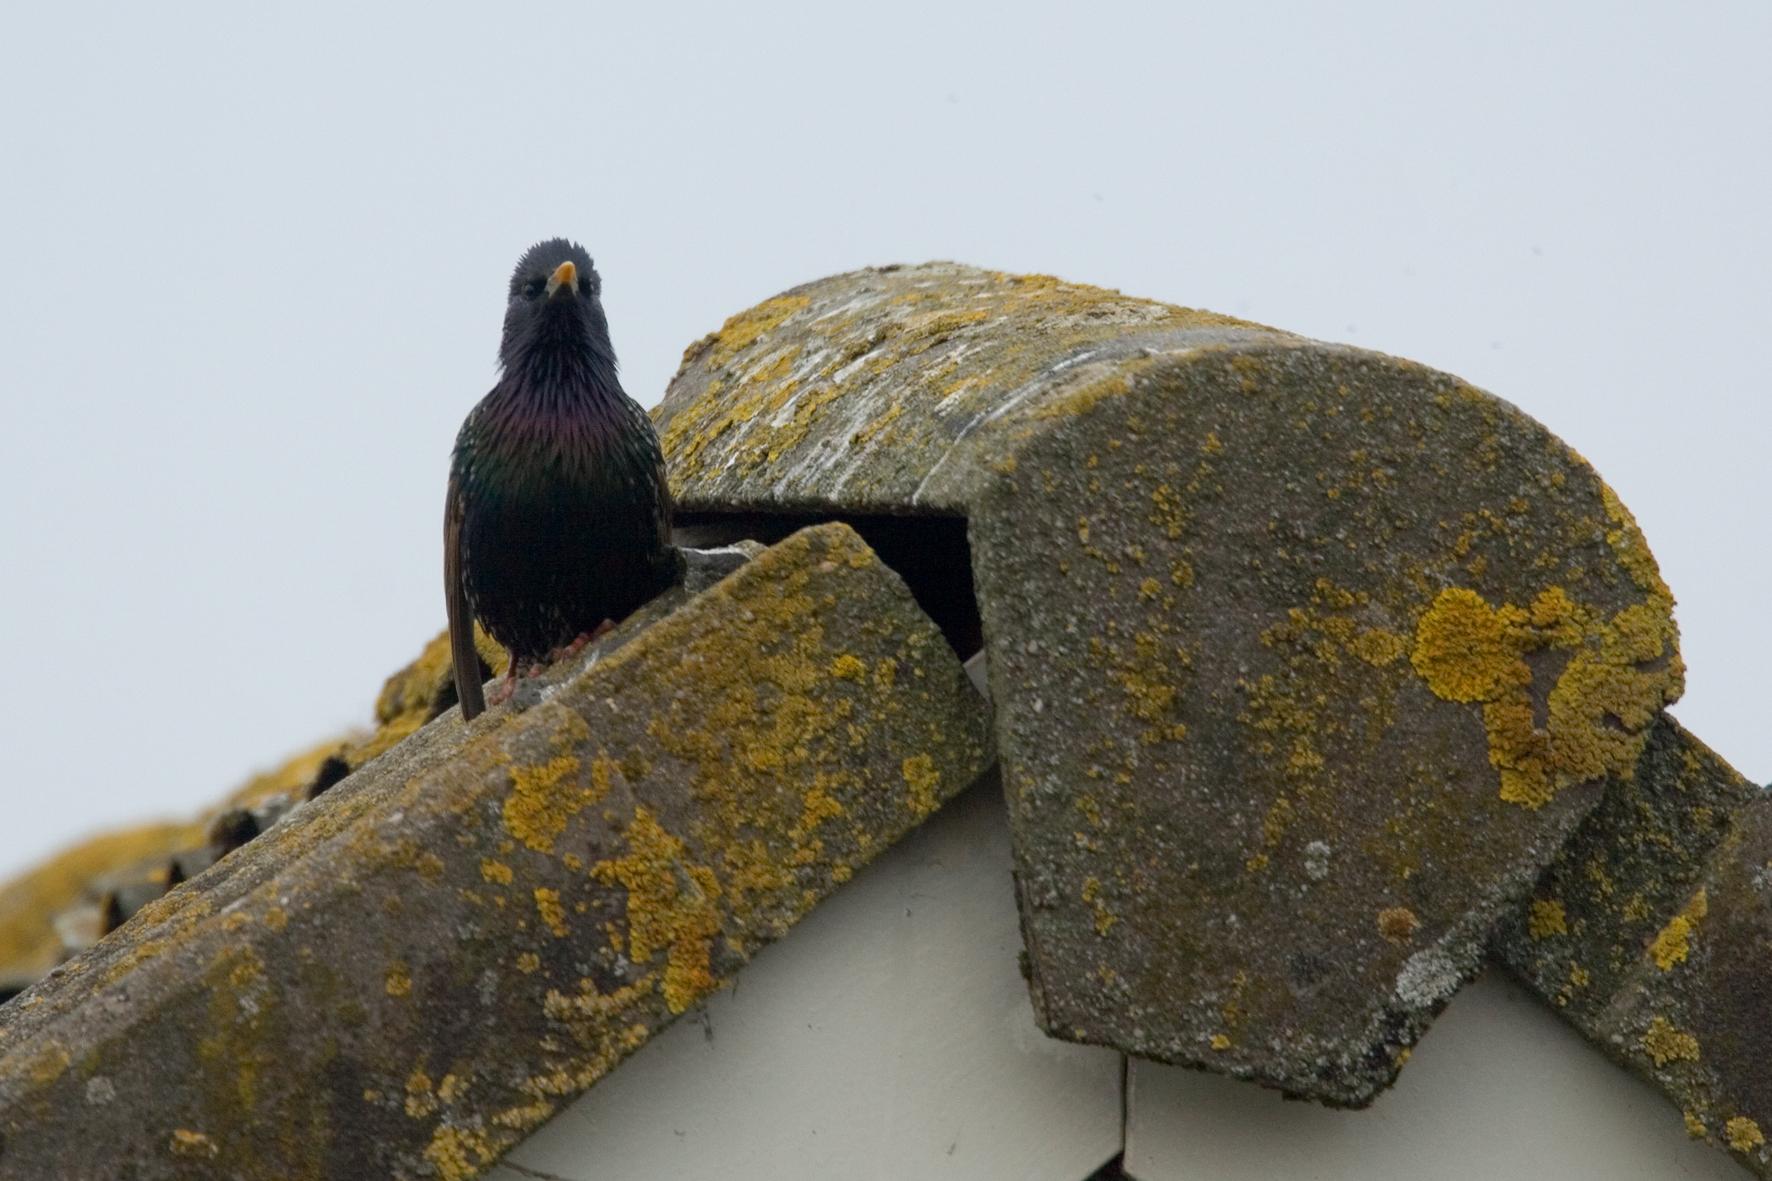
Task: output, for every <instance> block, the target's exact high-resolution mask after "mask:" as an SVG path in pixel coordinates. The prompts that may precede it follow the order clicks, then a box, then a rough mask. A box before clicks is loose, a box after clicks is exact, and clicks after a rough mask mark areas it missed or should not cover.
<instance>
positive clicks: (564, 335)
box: [498, 238, 615, 368]
mask: <svg viewBox="0 0 1772 1181" xmlns="http://www.w3.org/2000/svg"><path fill="white" fill-rule="evenodd" d="M602 286H603V281H602V280H601V279H600V278H599V277H598V275H597V268H596V267H594V266H593V265H591V256H590V255H589V254H587V253H585V248H584V247H582V246H580V245H579V244H578V243H576V242H569V241H567V240H566V239H565V238H550V239H549V240H547V241H546V242H538V243H536V244H535V245H534V246H531V247H530V248H529V249H528V250H526V251H524V253H523V257H522V258H520V259H518V260H517V266H516V268H515V269H514V270H513V271H512V272H511V288H510V302H509V303H508V304H507V305H506V307H505V330H504V338H503V339H502V341H500V343H499V347H498V359H499V362H500V363H501V364H503V365H504V366H505V367H506V368H509V367H511V366H512V365H514V364H516V363H517V362H518V361H519V360H520V359H521V358H523V357H524V356H527V355H531V354H534V353H537V352H554V351H558V350H566V351H575V350H581V349H583V350H589V351H590V352H592V353H594V354H596V355H598V356H600V357H603V358H605V359H607V360H608V361H610V362H611V363H613V362H614V360H615V354H614V350H613V349H612V348H611V347H610V344H609V321H608V320H607V319H606V318H605V317H604V315H603V303H602V300H601V299H599V298H598V297H599V295H600V293H601V291H602Z"/></svg>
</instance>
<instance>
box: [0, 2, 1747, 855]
mask: <svg viewBox="0 0 1772 1181" xmlns="http://www.w3.org/2000/svg"><path fill="white" fill-rule="evenodd" d="M7 25H8V29H7V36H6V38H5V44H4V47H3V48H0V149H3V153H4V154H3V157H0V159H3V163H0V169H3V171H0V177H3V185H0V382H3V393H0V396H3V398H4V402H3V405H4V411H5V413H4V430H3V431H0V563H3V566H0V569H3V571H4V580H3V582H0V586H3V588H4V589H3V591H0V594H3V596H4V598H3V604H4V610H3V611H0V652H3V653H4V654H5V657H6V660H7V664H8V668H9V675H8V676H7V677H6V678H5V679H4V681H3V682H0V719H3V721H0V727H3V728H0V755H3V757H4V766H5V773H6V777H7V782H8V787H7V791H8V801H7V820H6V824H5V825H4V827H3V828H0V872H4V871H7V870H10V869H13V868H16V867H17V866H19V865H20V864H22V863H23V862H24V861H25V860H27V859H29V858H32V857H35V856H37V855H39V854H41V853H44V852H47V851H48V850H49V849H50V848H52V847H54V846H55V845H57V844H60V843H62V842H65V841H67V840H69V839H71V838H74V837H77V836H80V835H82V834H84V833H85V832H88V831H90V830H92V829H94V828H97V827H100V826H103V825H106V824H110V823H114V822H118V821H124V820H131V819H136V818H141V817H146V816H151V815H156V814H173V815H180V814H185V813H188V812H190V811H191V810H193V809H196V808H198V807H199V806H201V805H204V804H206V803H209V802H211V801H213V800H215V799H216V798H217V797H218V796H220V795H221V794H222V793H223V792H224V791H226V790H227V789H228V788H230V787H231V786H233V785H234V784H235V783H237V782H238V781H239V780H240V779H241V778H242V777H243V776H244V775H245V774H246V773H247V772H248V771H250V770H251V769H253V768H255V767H261V766H265V765H268V764H273V763H275V762H276V761H278V760H279V758H280V757H281V756H282V755H284V754H285V753H287V752H289V751H291V750H293V749H296V748H300V747H304V746H306V745H309V744H311V743H312V742H314V741H316V740H318V739H319V738H322V737H324V736H325V735H327V734H328V733H329V732H333V731H337V730H340V729H342V728H344V727H346V726H348V725H351V724H354V723H361V722H364V721H366V720H367V718H368V716H369V711H370V706H371V703H372V701H373V698H374V695H375V692H376V690H377V688H378V687H379V685H380V683H381V679H382V678H383V677H384V676H385V675H386V674H387V673H389V672H391V671H392V670H393V669H395V668H397V667H398V666H399V665H400V664H402V663H403V662H405V661H406V660H407V659H409V658H410V657H411V656H412V655H413V654H414V653H415V652H416V651H417V649H418V647H419V646H420V645H421V644H422V643H423V642H424V641H425V640H426V639H428V638H429V637H430V636H431V635H433V634H434V633H435V632H436V631H437V630H438V629H439V628H440V627H441V626H442V623H443V604H442V595H441V589H440V584H441V573H440V566H441V554H440V549H441V542H440V538H439V534H440V525H439V522H440V514H441V503H442V501H441V498H442V492H443V483H444V478H445V473H446V468H447V461H448V449H449V445H450V442H451V440H452V439H453V437H454V433H455V430H456V427H457V426H458V425H459V423H460V421H461V418H462V416H463V414H465V413H466V411H467V410H468V408H469V407H470V406H471V405H472V404H473V403H474V401H475V400H476V399H478V398H479V397H480V396H481V395H482V394H483V393H484V392H485V390H486V388H487V387H488V386H489V384H490V382H491V380H492V376H493V356H494V350H495V347H496V344H497V338H498V328H499V318H500V316H501V314H502V310H503V291H502V285H503V283H504V281H505V278H506V276H507V274H508V271H509V268H510V265H511V263H512V262H513V261H514V260H515V258H516V256H517V254H518V253H519V252H520V251H521V250H522V249H523V248H524V247H526V246H528V245H529V244H530V243H531V242H532V241H534V240H535V239H537V238H539V237H545V236H550V235H553V234H566V235H570V236H574V237H577V238H579V239H581V240H582V241H583V242H584V243H585V244H586V246H587V247H588V248H589V249H590V250H591V252H592V254H593V255H594V256H595V257H596V259H597V260H598V263H599V267H600V269H601V270H602V272H603V276H604V298H605V302H606V304H607V306H608V310H609V316H610V321H611V325H612V329H613V332H614V336H615V343H616V348H617V351H618V353H619V354H620V356H621V359H622V362H623V372H624V375H625V380H626V384H627V388H628V390H629V391H630V392H631V393H632V394H633V395H634V396H635V397H636V398H638V399H639V400H640V401H641V402H643V403H646V404H651V403H653V402H656V401H657V400H658V398H659V396H660V395H661V393H662V392H663V389H664V385H665V383H666V381H667V380H668V379H669V377H670V375H671V373H672V372H673V371H674V369H675V367H676V364H677V360H678V358H679V356H680V355H681V352H682V349H683V347H684V346H685V345H686V344H687V343H689V342H690V341H692V340H694V339H695V338H696V337H698V336H700V335H702V334H703V333H705V332H707V331H708V330H710V329H711V328H713V327H715V326H717V325H718V324H719V322H720V321H721V320H722V319H723V318H724V317H725V316H727V315H728V314H730V313H732V312H734V311H736V310H739V309H740V308H743V307H745V306H748V305H749V304H751V303H753V302H755V301H756V300H758V299H760V298H763V297H765V296H768V295H770V294H772V293H774V292H776V291H778V290H780V289H782V288H784V287H787V286H790V285H792V284H795V283H799V282H802V281H805V280H808V279H811V278H815V277H817V276H820V275H824V274H829V273H831V272H835V271H841V270H847V269H850V268H853V267H857V266H861V265H865V264H869V263H882V262H891V261H919V260H924V259H929V258H955V259H960V260H964V261H968V262H974V263H980V264H987V265H991V266H997V267H1003V268H1007V269H1012V270H1024V271H1044V272H1052V273H1056V274H1059V275H1062V276H1064V277H1066V278H1069V279H1074V280H1079V281H1084V282H1090V283H1098V284H1102V285H1106V286H1111V287H1118V288H1121V289H1123V290H1126V291H1128V292H1131V293H1135V294H1138V295H1145V296H1152V297H1156V298H1159V299H1164V300H1169V301H1173V302H1177V303H1184V304H1189V305H1193V306H1200V307H1209V308H1214V309H1217V310H1220V311H1225V312H1232V313H1235V314H1237V315H1241V316H1246V317H1250V318H1253V319H1256V320H1260V321H1263V322H1266V323H1269V324H1274V325H1277V326H1279V327H1283V328H1287V329H1291V330H1294V331H1297V332H1302V333H1305V334H1308V335H1311V336H1317V337H1321V338H1324V339H1329V340H1340V341H1347V342H1350V343H1353V344H1358V345H1363V346H1367V347H1371V348H1377V349H1382V350H1385V351H1387V352H1393V353H1399V354H1402V355H1405V356H1409V357H1412V358H1415V359H1417V360H1419V361H1422V362H1425V363H1427V364H1430V365H1433V366H1436V367H1439V368H1442V369H1446V370H1450V371H1451V372H1454V373H1457V374H1459V375H1461V376H1463V377H1465V378H1467V379H1469V380H1471V381H1473V382H1475V383H1476V384H1478V385H1480V386H1483V387H1485V388H1487V389H1489V390H1492V391H1494V392H1495V393H1498V394H1500V395H1502V396H1503V397H1506V398H1508V399H1510V400H1512V401H1514V402H1515V403H1517V404H1519V405H1520V406H1522V407H1524V408H1525V409H1526V410H1527V411H1528V412H1529V413H1531V414H1533V415H1535V416H1536V417H1538V418H1539V419H1541V420H1543V421H1544V422H1546V423H1547V424H1548V425H1549V426H1550V427H1551V428H1552V429H1554V430H1555V431H1557V432H1558V433H1559V434H1561V435H1562V436H1563V437H1564V438H1565V439H1567V440H1568V441H1569V442H1570V443H1572V444H1573V445H1574V446H1575V447H1576V448H1577V449H1579V450H1580V451H1582V452H1583V453H1584V454H1585V455H1586V456H1587V457H1588V458H1589V459H1591V460H1592V461H1593V462H1594V464H1595V465H1596V466H1597V467H1598V468H1599V470H1600V471H1601V472H1602V473H1603V474H1604V475H1605V476H1606V477H1607V479H1608V480H1610V482H1611V483H1612V484H1613V486H1614V487H1616V488H1617V489H1618V491H1619V493H1620V495H1621V496H1622V497H1623V499H1624V501H1625V503H1626V504H1628V505H1629V506H1630V507H1631V508H1632V509H1633V510H1634V511H1635V512H1636V514H1637V517H1638V519H1639V520H1640V522H1641V523H1642V525H1643V528H1644V531H1645V532H1646V534H1647V535H1648V538H1649V541H1650V544H1651V545H1652V547H1653V548H1654V550H1655V553H1656V555H1657V557H1658V558H1659V559H1660V561H1661V565H1662V570H1663V572H1664V574H1665V575H1666V577H1667V580H1668V582H1669V583H1670V584H1671V585H1672V586H1673V588H1674V591H1675V593H1676V594H1677V595H1678V596H1679V600H1680V609H1679V619H1680V624H1681V627H1682V631H1683V635H1684V643H1685V652H1686V656H1687V660H1688V663H1689V665H1690V670H1691V671H1690V688H1689V690H1688V692H1687V695H1686V699H1685V701H1684V702H1683V703H1682V704H1681V705H1680V706H1679V707H1678V709H1677V711H1676V712H1677V713H1678V714H1679V716H1680V717H1681V719H1682V720H1683V721H1685V722H1686V723H1687V724H1688V725H1689V726H1691V727H1692V728H1693V729H1694V730H1695V731H1696V732H1697V733H1698V734H1699V735H1700V736H1701V737H1703V738H1704V739H1705V740H1706V741H1708V742H1709V743H1711V744H1712V745H1713V746H1715V747H1716V748H1717V749H1718V750H1719V751H1720V752H1721V753H1722V754H1723V755H1724V756H1725V757H1727V758H1729V759H1730V760H1732V761H1733V762H1734V763H1735V764H1736V766H1738V767H1739V768H1740V769H1741V770H1742V771H1744V772H1745V773H1746V774H1748V775H1749V776H1751V777H1753V778H1755V779H1758V780H1761V781H1764V780H1765V779H1767V778H1769V777H1772V726H1769V725H1768V713H1767V704H1768V702H1767V690H1766V685H1767V683H1768V680H1769V674H1772V620H1769V619H1768V613H1767V609H1766V603H1767V601H1768V592H1767V589H1766V588H1767V584H1768V580H1767V574H1768V555H1769V554H1772V523H1769V522H1768V515H1767V509H1768V496H1767V494H1766V487H1765V479H1764V474H1763V473H1764V470H1765V464H1766V455H1765V451H1766V445H1767V440H1768V434H1769V432H1768V425H1769V421H1772V413H1769V412H1768V410H1767V405H1766V395H1767V392H1768V389H1769V387H1772V352H1769V351H1768V349H1767V348H1766V341H1767V339H1768V335H1769V332H1772V278H1769V276H1772V235H1769V230H1768V220H1769V218H1772V213H1769V211H1772V70H1769V69H1768V67H1767V63H1768V61H1772V5H1768V4H1766V3H1764V2H1763V0H1744V2H1741V3H1734V4H1690V5H1681V6H1677V7H1676V6H1673V5H1666V6H1659V7H1654V8H1652V7H1648V6H1641V7H1638V6H1624V5H1618V4H1615V3H1604V4H1601V3H1592V4H1564V5H1557V4H1551V5H1546V4H1543V3H1535V4H1482V5H1469V4H1466V5H1456V6H1454V5H1434V6H1429V5H1423V4H1420V3H1396V4H1363V5H1358V4H1356V5H1333V6H1331V5H1304V4H1298V5H1271V4H1269V5H1262V4H1222V3H1220V4H1210V5H1206V4H1200V5H1191V4H1185V3H1173V2H1166V3H1153V4H1149V5H1116V4H1107V3H1095V4H1091V5H1088V6H1086V7H1083V6H1057V5H1047V4H1036V3H1021V4H1005V3H1000V2H999V3H992V4H988V5H986V4H981V5H977V6H969V5H966V4H960V3H952V2H949V3H941V4H918V3H896V4H872V5H867V6H865V7H855V8H846V7H845V6H840V5H833V4H830V3H828V2H827V3H821V4H806V5H796V6H771V5H767V4H744V5H735V4H720V5H707V6H702V7H696V8H686V7H683V6H681V5H644V4H624V5H619V6H617V5H595V6H593V5H583V4H574V5H558V6H549V5H537V6H528V7H521V8H519V7H517V6H509V7H502V8H500V9H499V10H498V11H496V12H494V11H491V10H490V9H489V10H488V11H484V12H472V11H468V10H467V9H465V8H462V7H458V6H453V5H448V4H427V5H422V6H418V5H414V6H410V7H407V8H406V9H405V10H404V11H399V12H397V11H396V10H394V9H393V8H391V7H390V8H370V7H368V6H361V5H351V6H349V7H344V6H332V5H328V4H321V3H306V4H302V5H292V6H287V7H286V8H283V9H282V10H281V14H278V13H275V12H272V11H270V10H264V9H261V8H260V7H259V6H241V5H237V4H230V5H219V4H218V5H170V6H163V5H156V6H151V7H150V6H133V7H129V8H123V7H121V6H119V7H118V8H117V9H115V10H112V11H109V12H100V11H94V10H89V9H85V8H82V7H76V6H72V5H36V6H33V7H31V8H29V9H28V10H27V9H20V10H18V11H16V12H14V13H13V14H12V15H11V16H10V18H9V19H8V21H7Z"/></svg>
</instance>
